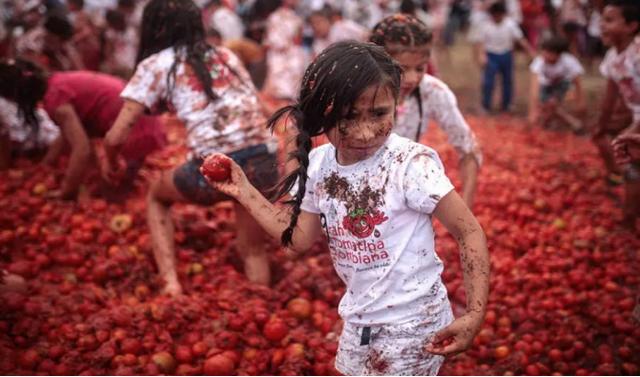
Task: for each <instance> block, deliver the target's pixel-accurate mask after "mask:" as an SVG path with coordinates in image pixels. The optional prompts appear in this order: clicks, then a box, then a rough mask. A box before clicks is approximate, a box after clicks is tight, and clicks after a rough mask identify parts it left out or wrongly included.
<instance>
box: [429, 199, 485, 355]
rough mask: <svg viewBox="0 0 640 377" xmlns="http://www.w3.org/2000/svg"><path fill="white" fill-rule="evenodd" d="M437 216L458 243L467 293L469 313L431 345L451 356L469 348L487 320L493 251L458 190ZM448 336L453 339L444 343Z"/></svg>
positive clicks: (434, 350) (431, 348)
mask: <svg viewBox="0 0 640 377" xmlns="http://www.w3.org/2000/svg"><path fill="white" fill-rule="evenodd" d="M433 215H434V217H435V218H437V219H438V220H440V222H441V223H442V224H443V225H444V226H445V227H446V228H447V230H448V231H449V233H451V235H452V236H453V237H454V238H455V239H456V241H457V242H458V245H459V247H460V259H461V264H462V272H463V275H464V287H465V292H466V296H467V313H466V314H465V315H463V316H461V317H459V318H458V319H456V320H455V321H454V322H453V323H452V324H451V325H449V326H448V327H446V328H445V329H443V330H441V331H440V332H438V333H437V334H436V336H435V338H434V340H433V341H432V344H431V345H430V346H429V347H427V351H429V352H432V353H436V354H441V355H449V354H455V353H458V352H462V351H464V350H466V349H467V348H469V347H470V346H471V342H472V341H473V338H474V336H475V335H476V334H477V332H478V331H479V330H480V327H481V325H482V322H483V320H484V314H485V312H486V308H487V300H488V297H489V270H490V262H489V252H488V250H487V240H486V238H485V235H484V232H483V231H482V228H481V227H480V224H479V223H478V221H477V220H476V218H475V217H474V216H473V214H472V213H471V211H470V210H469V208H467V206H466V205H465V204H464V201H463V200H462V198H460V196H459V195H458V193H456V192H455V191H451V192H449V194H447V195H445V196H444V197H443V198H442V199H441V200H440V202H439V203H438V206H437V207H436V210H435V211H434V213H433ZM446 339H452V342H451V343H449V344H447V345H444V344H440V343H441V342H442V341H443V340H446Z"/></svg>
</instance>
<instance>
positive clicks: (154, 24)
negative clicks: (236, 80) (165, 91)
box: [136, 0, 235, 100]
mask: <svg viewBox="0 0 640 377" xmlns="http://www.w3.org/2000/svg"><path fill="white" fill-rule="evenodd" d="M169 47H173V48H174V49H175V50H176V51H178V49H181V48H184V49H185V62H186V63H188V64H189V65H190V66H191V68H193V71H194V72H195V75H196V77H197V78H198V81H199V82H200V84H202V88H203V90H204V91H205V93H206V95H207V97H209V99H210V100H217V99H218V96H217V95H216V94H215V93H214V92H213V90H212V89H211V76H210V74H209V70H208V69H207V65H206V64H205V57H206V55H207V53H215V49H214V48H213V47H211V46H209V45H208V44H207V42H206V33H205V30H204V25H203V24H202V15H201V12H200V8H198V6H197V5H196V4H195V3H194V2H193V1H191V0H151V1H150V2H149V3H148V4H147V5H146V6H145V8H144V12H143V14H142V26H141V30H140V44H139V47H138V56H137V57H136V65H137V64H139V63H140V62H141V61H143V60H144V59H146V58H147V57H149V56H151V55H153V54H155V53H157V52H160V51H162V50H164V49H166V48H169ZM180 61H181V57H178V56H176V60H175V61H174V63H173V65H172V66H171V70H170V72H169V75H168V76H167V84H168V85H167V86H168V88H169V93H171V91H172V88H173V86H174V83H175V75H176V68H177V66H178V63H179V62H180ZM234 73H235V72H234Z"/></svg>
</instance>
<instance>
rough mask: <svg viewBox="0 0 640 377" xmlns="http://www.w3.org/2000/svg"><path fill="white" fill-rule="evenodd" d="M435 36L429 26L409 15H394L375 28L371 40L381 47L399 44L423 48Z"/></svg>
mask: <svg viewBox="0 0 640 377" xmlns="http://www.w3.org/2000/svg"><path fill="white" fill-rule="evenodd" d="M432 39H433V35H432V34H431V31H429V28H428V27H427V25H425V24H424V23H423V22H422V21H420V20H418V19H417V18H415V17H413V16H410V15H407V14H402V13H398V14H394V15H392V16H388V17H386V18H384V19H383V20H382V21H380V22H378V24H377V25H376V26H374V27H373V30H372V31H371V37H370V38H369V40H370V41H371V42H373V43H375V44H377V45H379V46H383V47H388V45H392V44H397V45H400V46H403V47H421V46H426V45H428V44H429V43H431V40H432Z"/></svg>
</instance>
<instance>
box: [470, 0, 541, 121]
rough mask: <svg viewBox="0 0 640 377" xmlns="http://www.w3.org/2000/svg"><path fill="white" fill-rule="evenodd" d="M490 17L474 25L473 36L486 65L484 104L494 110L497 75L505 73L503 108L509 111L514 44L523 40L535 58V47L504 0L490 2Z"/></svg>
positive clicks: (479, 59)
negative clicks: (492, 103)
mask: <svg viewBox="0 0 640 377" xmlns="http://www.w3.org/2000/svg"><path fill="white" fill-rule="evenodd" d="M488 13H489V16H490V17H489V18H487V19H484V20H482V21H480V22H479V24H478V25H477V27H474V28H472V30H471V32H470V33H469V34H470V35H469V39H470V40H471V41H472V42H473V43H474V45H475V50H476V54H477V59H478V64H479V65H480V66H481V67H483V68H484V75H483V78H482V107H483V109H484V110H485V111H487V112H490V111H491V101H492V98H493V88H494V84H495V77H496V75H497V74H498V73H499V74H500V76H502V111H509V110H510V107H511V99H512V93H513V62H514V56H513V54H514V52H513V50H514V45H515V44H516V43H517V44H519V45H520V46H521V47H522V48H523V49H524V50H525V51H526V52H527V54H529V56H530V57H531V58H533V57H534V55H535V51H534V50H533V48H532V47H531V45H530V44H529V42H527V40H526V39H525V38H524V35H523V34H522V30H520V26H518V24H517V23H516V22H515V21H514V20H513V19H511V18H509V17H507V8H506V6H505V4H504V2H502V1H498V2H495V3H493V4H491V6H489V9H488Z"/></svg>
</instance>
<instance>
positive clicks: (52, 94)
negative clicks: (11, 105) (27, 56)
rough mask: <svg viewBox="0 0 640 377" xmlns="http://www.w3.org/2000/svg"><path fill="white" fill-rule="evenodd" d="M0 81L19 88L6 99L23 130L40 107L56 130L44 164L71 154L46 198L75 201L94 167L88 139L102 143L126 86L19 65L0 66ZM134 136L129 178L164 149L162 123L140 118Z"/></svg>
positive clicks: (98, 77)
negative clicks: (56, 186) (55, 187)
mask: <svg viewBox="0 0 640 377" xmlns="http://www.w3.org/2000/svg"><path fill="white" fill-rule="evenodd" d="M0 76H2V78H3V81H2V82H3V83H7V87H8V88H21V89H20V90H17V91H16V92H15V93H14V95H13V96H6V97H7V98H8V99H9V100H11V101H13V102H15V103H16V104H17V105H18V108H19V109H21V112H22V114H25V115H23V116H24V117H25V119H28V122H27V123H26V124H21V125H22V126H23V127H25V131H24V132H26V129H27V127H29V128H31V129H32V130H37V128H38V127H40V125H39V124H38V125H36V124H35V118H34V116H32V115H31V114H34V112H35V106H36V104H37V103H38V102H40V101H42V103H43V107H44V110H45V111H46V112H47V114H48V115H49V117H50V118H51V119H53V121H54V122H55V124H56V125H57V126H58V127H59V128H60V135H59V136H58V138H57V139H56V140H55V141H54V142H53V143H52V144H51V146H50V148H49V151H48V152H47V155H46V156H45V159H44V160H45V162H54V161H55V160H56V158H57V157H58V156H59V155H60V153H61V152H62V151H63V150H65V149H67V148H68V149H69V150H70V154H69V165H68V166H67V170H66V172H65V176H64V178H63V180H62V182H61V184H60V188H59V189H58V190H56V191H52V192H51V193H50V196H52V197H59V198H62V199H74V198H75V197H76V195H77V193H78V189H79V187H80V185H81V183H82V181H83V179H84V177H85V175H86V172H87V170H88V168H89V166H90V165H91V163H92V158H93V151H92V146H91V141H90V139H91V138H100V137H103V136H104V135H105V133H106V132H107V130H109V128H110V127H111V126H112V125H113V122H114V121H115V118H116V116H117V115H118V112H119V111H120V109H121V107H122V104H123V102H122V100H121V99H120V97H119V94H120V91H122V89H123V88H124V83H123V82H122V81H121V80H119V79H117V78H115V77H112V76H108V75H104V74H100V73H97V72H91V71H72V72H54V73H53V74H51V75H50V76H48V77H47V75H46V74H45V72H44V71H43V70H42V69H41V68H40V67H38V66H36V65H35V64H33V63H31V62H29V61H24V60H20V59H17V60H15V61H7V62H3V63H1V64H0ZM133 130H134V131H133V132H132V134H133V136H132V137H131V139H130V140H129V143H127V145H126V146H125V148H124V156H125V159H126V166H127V169H128V171H127V172H128V173H129V175H128V176H127V178H133V175H134V174H135V173H137V170H138V168H139V167H140V166H141V165H142V162H143V160H144V158H145V156H146V155H147V154H149V153H151V152H153V151H154V150H156V149H158V148H161V147H162V146H164V144H165V143H166V141H165V135H164V130H163V127H162V123H160V122H159V120H158V119H156V118H154V117H148V116H146V117H144V118H142V119H140V121H139V122H137V123H136V124H135V126H134V127H133Z"/></svg>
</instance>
